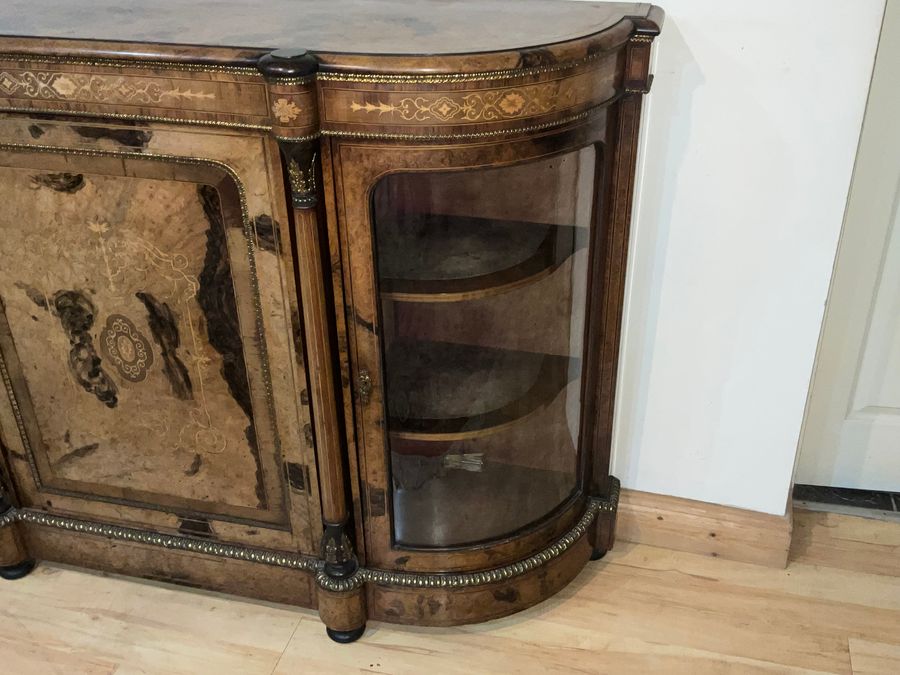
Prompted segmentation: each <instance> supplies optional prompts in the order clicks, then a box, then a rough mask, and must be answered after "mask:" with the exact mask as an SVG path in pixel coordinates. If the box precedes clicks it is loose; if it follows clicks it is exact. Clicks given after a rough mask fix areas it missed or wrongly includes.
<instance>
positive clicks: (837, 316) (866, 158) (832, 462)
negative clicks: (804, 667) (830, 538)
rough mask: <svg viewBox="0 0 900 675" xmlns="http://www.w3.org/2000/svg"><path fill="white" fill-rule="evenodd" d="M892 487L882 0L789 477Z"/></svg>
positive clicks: (889, 54)
mask: <svg viewBox="0 0 900 675" xmlns="http://www.w3.org/2000/svg"><path fill="white" fill-rule="evenodd" d="M795 481H796V482H797V483H804V484H810V485H830V486H835V487H850V488H861V489H867V490H885V491H891V492H900V0H888V2H887V8H886V11H885V18H884V25H883V27H882V33H881V43H880V45H879V47H878V55H877V57H876V61H875V71H874V74H873V79H872V89H871V92H870V94H869V103H868V107H867V109H866V117H865V122H864V124H863V131H862V137H861V139H860V146H859V154H858V156H857V160H856V170H855V173H854V177H853V184H852V187H851V190H850V200H849V202H848V205H847V217H846V221H845V223H844V231H843V234H842V237H841V244H840V248H839V249H838V257H837V263H836V266H835V271H834V278H833V280H832V286H831V294H830V297H829V299H828V306H827V311H826V315H825V323H824V328H823V331H822V338H821V343H820V345H819V354H818V358H817V360H816V371H815V374H814V377H813V384H812V390H811V392H810V400H809V405H808V407H807V417H806V424H805V427H804V433H803V439H802V442H801V446H800V458H799V462H798V466H797V473H796V476H795Z"/></svg>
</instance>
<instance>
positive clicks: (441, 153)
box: [333, 116, 604, 571]
mask: <svg viewBox="0 0 900 675" xmlns="http://www.w3.org/2000/svg"><path fill="white" fill-rule="evenodd" d="M602 138H603V118H602V116H601V118H600V119H599V120H598V119H595V120H594V121H593V122H591V123H590V124H583V125H580V126H576V127H575V128H573V129H570V130H568V131H565V132H556V133H545V134H542V135H538V136H535V137H531V138H529V139H528V140H520V141H505V142H497V141H494V142H492V143H483V144H471V145H467V146H465V147H450V146H440V145H423V144H419V145H417V146H416V145H406V146H404V145H402V144H391V145H382V146H379V147H376V146H374V145H372V144H368V143H354V142H352V141H340V142H336V143H335V144H334V145H333V148H334V162H335V165H336V167H337V172H338V180H337V184H338V186H339V203H340V204H342V214H341V216H342V218H343V220H342V225H343V229H342V234H343V236H344V245H345V256H346V261H347V268H348V275H347V276H348V277H349V284H348V286H349V287H350V289H351V293H350V294H349V295H350V304H351V305H352V306H351V307H350V309H349V318H348V323H349V324H350V335H351V361H352V362H353V364H354V372H353V376H354V378H355V379H356V382H355V387H356V392H357V395H356V403H357V406H358V415H357V419H358V437H359V441H358V442H359V444H360V448H359V456H360V462H361V464H362V467H361V472H362V474H363V476H364V481H365V486H364V498H363V505H364V509H365V512H366V518H365V533H366V553H367V557H368V561H369V563H370V564H375V565H379V566H383V567H386V568H389V569H408V570H413V569H414V570H439V571H454V570H464V569H478V568H479V567H488V566H492V565H498V564H501V563H504V562H507V561H512V560H517V559H521V558H523V557H525V556H527V555H530V554H532V553H533V552H534V551H535V550H537V549H539V548H540V547H541V546H544V545H546V544H547V542H548V541H550V540H552V539H553V538H554V537H557V536H559V534H560V533H561V532H563V531H565V530H566V529H567V528H569V527H571V526H572V523H573V520H574V519H575V518H577V516H578V515H579V514H580V513H581V512H583V506H584V503H585V499H586V491H587V490H586V481H587V477H588V476H589V475H590V473H589V463H590V461H591V457H590V456H591V447H590V446H591V443H590V441H589V438H590V424H591V420H588V419H585V416H584V415H583V412H582V411H583V410H584V408H585V396H586V395H588V394H587V392H589V391H590V390H591V389H592V388H593V387H594V386H595V377H594V374H593V372H592V371H591V369H590V368H588V367H587V366H586V358H587V355H588V351H589V349H588V342H587V340H586V335H587V322H588V305H589V302H588V298H589V296H590V288H591V284H592V279H593V277H594V276H595V274H596V272H597V270H596V269H595V268H596V267H597V264H598V261H599V254H598V253H597V249H598V247H602V242H603V238H604V232H603V227H602V218H600V211H601V209H600V204H599V197H598V188H597V186H598V184H599V180H600V175H601V173H602V172H603V170H604V169H603V167H604V146H603V143H602ZM363 196H365V197H363Z"/></svg>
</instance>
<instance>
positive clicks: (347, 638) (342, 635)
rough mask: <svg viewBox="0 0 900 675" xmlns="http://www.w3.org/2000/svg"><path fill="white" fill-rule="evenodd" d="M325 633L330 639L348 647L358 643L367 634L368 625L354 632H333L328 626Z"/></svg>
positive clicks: (355, 629)
mask: <svg viewBox="0 0 900 675" xmlns="http://www.w3.org/2000/svg"><path fill="white" fill-rule="evenodd" d="M325 632H326V633H328V637H330V638H331V639H332V640H334V641H335V642H340V643H341V644H342V645H346V644H349V643H351V642H356V641H357V640H359V638H361V637H362V634H363V633H365V632H366V624H363V625H362V626H360V627H359V628H354V629H353V630H331V629H330V628H328V627H327V626H326V627H325Z"/></svg>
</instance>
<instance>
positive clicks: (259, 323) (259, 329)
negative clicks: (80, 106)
mask: <svg viewBox="0 0 900 675" xmlns="http://www.w3.org/2000/svg"><path fill="white" fill-rule="evenodd" d="M0 150H6V151H10V152H31V153H36V154H39V153H49V154H62V155H77V156H80V157H120V158H130V159H135V160H148V161H155V162H162V163H173V164H193V165H200V166H213V167H216V168H218V169H220V170H222V171H224V172H225V173H226V174H228V176H229V177H230V178H231V180H232V181H233V182H234V184H235V186H236V188H237V192H238V201H239V202H240V206H241V221H242V222H241V224H242V228H241V229H242V232H243V234H244V242H245V244H246V246H247V267H248V269H249V272H250V289H251V296H252V299H253V300H252V301H253V314H254V328H255V333H256V334H255V336H254V337H255V342H256V349H257V351H258V353H259V361H260V371H261V375H262V383H263V387H264V390H265V399H266V411H267V413H268V415H269V421H270V423H271V424H270V432H271V434H272V439H273V443H274V445H275V449H276V452H277V453H278V454H279V456H280V453H281V439H280V436H279V435H278V426H277V423H276V420H277V417H276V414H275V400H274V398H273V393H272V376H271V369H270V367H269V352H268V346H267V345H268V343H267V342H266V333H265V324H264V321H263V309H262V300H261V299H260V293H259V275H258V273H257V271H256V244H255V243H254V230H253V223H252V222H251V220H250V213H249V211H248V209H247V191H246V189H245V188H244V184H243V182H242V181H241V179H240V177H239V176H238V174H237V171H236V170H235V169H233V168H232V167H231V166H229V165H228V164H226V163H225V162H221V161H218V160H214V159H204V158H200V157H184V156H179V155H162V154H153V153H145V152H121V151H116V150H90V149H85V148H66V147H61V146H53V145H37V144H35V145H31V144H25V143H0ZM0 375H2V379H3V385H4V388H5V389H6V394H7V396H8V397H9V400H10V401H11V403H12V408H13V415H14V416H15V418H16V426H17V427H18V430H19V434H20V436H21V439H22V444H23V445H24V447H25V449H26V450H27V451H28V452H27V454H28V458H29V464H30V465H31V470H32V474H33V477H34V481H35V484H36V485H37V486H38V488H41V479H40V475H39V474H38V471H37V466H36V465H35V462H34V457H33V455H32V448H31V443H30V442H29V439H28V436H27V432H26V427H25V422H24V418H23V417H22V412H21V409H20V407H19V404H18V400H17V399H16V395H15V391H14V390H13V387H12V381H11V380H10V378H9V374H8V372H7V369H6V363H5V361H4V359H3V354H2V353H0ZM123 503H126V504H127V503H128V502H123Z"/></svg>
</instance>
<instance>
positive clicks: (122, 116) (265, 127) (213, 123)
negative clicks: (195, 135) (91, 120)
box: [0, 106, 272, 131]
mask: <svg viewBox="0 0 900 675" xmlns="http://www.w3.org/2000/svg"><path fill="white" fill-rule="evenodd" d="M5 112H12V113H37V114H39V115H48V114H49V115H72V116H74V117H99V118H112V119H117V120H136V121H140V122H165V123H168V124H192V125H200V126H204V127H226V128H227V127H231V128H235V129H257V130H259V131H271V130H272V125H270V124H250V123H246V122H219V121H217V120H199V119H193V120H191V119H184V118H181V117H157V116H153V115H131V114H128V113H115V112H85V111H82V110H60V109H56V108H28V107H21V108H18V107H7V106H0V113H5ZM206 114H211V115H219V114H228V113H209V112H208V113H206Z"/></svg>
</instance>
